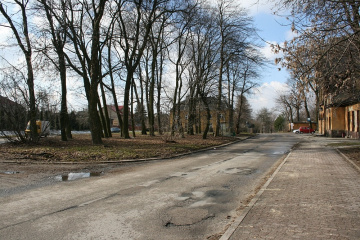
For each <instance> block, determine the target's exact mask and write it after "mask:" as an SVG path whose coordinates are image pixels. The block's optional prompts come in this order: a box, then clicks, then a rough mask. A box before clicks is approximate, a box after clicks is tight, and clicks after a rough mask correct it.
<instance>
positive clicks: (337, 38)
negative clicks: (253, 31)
mask: <svg viewBox="0 0 360 240" xmlns="http://www.w3.org/2000/svg"><path fill="white" fill-rule="evenodd" d="M278 6H279V8H285V9H290V10H291V16H290V17H289V19H291V20H292V26H293V31H294V32H295V33H296V35H297V36H296V37H295V38H294V39H293V40H291V41H289V42H286V43H285V44H284V45H283V46H280V45H277V46H273V47H274V50H275V51H276V52H278V51H283V52H284V57H283V58H280V59H277V62H278V63H280V64H282V65H283V66H285V67H287V68H288V69H289V70H290V72H291V80H290V81H289V85H290V87H291V90H290V92H289V93H288V94H285V95H282V96H279V98H278V101H279V102H280V103H281V104H282V105H283V106H284V108H285V109H286V113H287V116H289V120H290V121H293V120H294V118H295V119H299V116H300V108H301V107H304V108H305V110H306V114H307V117H308V118H310V108H309V106H308V102H309V97H310V96H312V97H313V98H314V99H315V102H316V104H315V114H314V115H315V116H313V117H315V118H317V116H318V114H319V106H320V104H321V101H322V100H323V99H326V97H327V96H336V95H338V96H339V95H343V96H344V97H343V98H342V99H343V100H346V99H350V98H351V99H354V100H356V101H360V94H359V89H360V84H359V77H360V70H359V69H360V68H359V67H360V65H359V64H360V57H359V56H360V31H359V30H360V12H359V11H360V2H359V1H355V0H342V1H332V0H321V1H318V0H301V1H300V0H296V1H289V0H281V1H278ZM337 104H342V102H341V101H340V102H338V103H337Z"/></svg>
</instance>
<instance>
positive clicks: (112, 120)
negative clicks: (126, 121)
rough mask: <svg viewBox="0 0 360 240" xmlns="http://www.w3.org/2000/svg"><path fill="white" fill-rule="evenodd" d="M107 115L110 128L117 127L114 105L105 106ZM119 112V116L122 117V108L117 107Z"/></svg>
mask: <svg viewBox="0 0 360 240" xmlns="http://www.w3.org/2000/svg"><path fill="white" fill-rule="evenodd" d="M106 108H107V111H108V114H109V118H110V126H111V127H119V126H120V124H119V120H118V117H117V114H116V108H115V106H114V105H107V106H106ZM119 110H120V115H121V116H122V115H123V111H124V106H119ZM103 112H104V107H103Z"/></svg>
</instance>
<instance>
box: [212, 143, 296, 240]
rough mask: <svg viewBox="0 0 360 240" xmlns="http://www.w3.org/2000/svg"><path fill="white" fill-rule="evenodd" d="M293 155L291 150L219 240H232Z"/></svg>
mask: <svg viewBox="0 0 360 240" xmlns="http://www.w3.org/2000/svg"><path fill="white" fill-rule="evenodd" d="M291 153H292V151H291V150H290V152H289V154H288V155H287V156H286V157H285V159H284V160H283V161H282V163H281V164H280V165H279V166H278V167H277V168H276V170H275V172H274V173H273V174H272V175H271V177H270V178H269V179H268V180H267V181H266V183H265V184H264V185H263V186H262V187H261V189H260V190H259V191H258V192H257V193H256V195H255V197H254V198H253V199H252V200H251V201H250V203H249V204H248V205H247V206H246V207H245V209H244V210H243V212H242V213H241V214H240V215H239V216H238V217H237V218H236V219H235V221H234V222H233V223H232V224H231V225H230V227H229V228H228V229H227V230H226V232H225V233H224V234H223V235H222V236H221V238H220V239H219V240H229V239H230V237H231V236H232V235H233V233H234V232H235V231H236V229H237V227H238V226H239V225H240V224H241V222H242V221H243V220H244V218H245V217H246V215H247V214H248V213H249V212H250V210H251V209H252V208H253V206H254V205H255V204H256V202H257V201H258V200H259V198H260V196H261V195H262V194H263V192H264V191H265V190H266V188H267V187H268V186H269V184H270V183H271V181H272V180H273V179H274V177H275V176H276V174H277V173H278V172H279V171H280V169H281V168H282V166H283V165H284V164H285V162H286V161H287V159H288V158H289V157H290V155H291Z"/></svg>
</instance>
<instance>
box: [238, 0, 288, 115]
mask: <svg viewBox="0 0 360 240" xmlns="http://www.w3.org/2000/svg"><path fill="white" fill-rule="evenodd" d="M241 3H242V4H243V5H242V6H243V7H245V8H247V9H249V10H250V12H249V13H250V16H252V17H253V19H254V24H255V27H256V28H257V29H258V34H259V36H260V37H261V39H263V40H264V41H265V42H263V45H264V47H263V48H262V49H261V51H262V53H263V54H264V56H265V57H266V58H267V59H268V60H269V62H270V64H269V65H268V66H267V67H265V68H264V69H262V70H261V72H260V73H261V77H260V79H259V84H260V86H259V87H258V88H257V89H256V90H255V91H254V94H253V95H251V96H249V97H248V99H249V102H250V104H251V106H252V109H253V113H254V115H255V114H256V112H257V111H259V110H260V109H261V108H263V107H266V108H268V109H269V110H273V109H275V106H276V103H275V98H276V97H277V95H278V94H279V93H281V92H284V91H286V90H287V85H286V81H287V80H288V78H289V73H288V72H287V70H286V69H282V70H281V71H279V70H278V68H279V66H277V65H275V64H274V59H275V58H276V57H278V56H276V55H274V54H273V53H272V52H271V49H270V46H269V44H267V43H273V44H275V43H278V44H280V45H281V44H282V43H283V42H284V41H286V40H290V39H291V38H292V36H293V34H292V32H291V26H289V25H287V23H288V22H287V21H286V20H285V19H284V18H282V17H278V16H275V15H273V14H272V12H273V10H272V5H271V3H269V2H268V1H266V0H265V1H264V0H259V1H257V0H245V1H241ZM254 3H257V4H254ZM266 42H267V43H266Z"/></svg>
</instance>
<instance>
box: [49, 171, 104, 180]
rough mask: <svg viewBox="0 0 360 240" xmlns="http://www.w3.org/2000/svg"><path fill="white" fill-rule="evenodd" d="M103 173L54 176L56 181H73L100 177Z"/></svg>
mask: <svg viewBox="0 0 360 240" xmlns="http://www.w3.org/2000/svg"><path fill="white" fill-rule="evenodd" d="M103 174H104V173H103V172H79V173H68V174H63V175H57V176H55V180H57V181H74V180H77V179H81V178H90V177H100V176H101V175H103Z"/></svg>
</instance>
